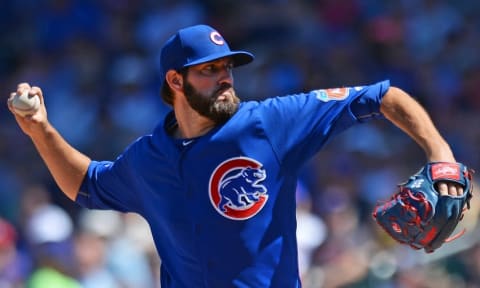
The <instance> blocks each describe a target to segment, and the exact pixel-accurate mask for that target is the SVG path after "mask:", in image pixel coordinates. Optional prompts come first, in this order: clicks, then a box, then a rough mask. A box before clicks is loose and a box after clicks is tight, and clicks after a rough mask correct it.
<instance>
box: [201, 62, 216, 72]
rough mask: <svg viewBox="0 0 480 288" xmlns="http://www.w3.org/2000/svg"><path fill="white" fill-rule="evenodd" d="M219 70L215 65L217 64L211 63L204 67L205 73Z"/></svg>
mask: <svg viewBox="0 0 480 288" xmlns="http://www.w3.org/2000/svg"><path fill="white" fill-rule="evenodd" d="M217 70H218V69H217V68H216V67H215V65H213V64H210V65H207V66H205V67H203V69H202V72H203V73H205V74H213V73H215V71H217Z"/></svg>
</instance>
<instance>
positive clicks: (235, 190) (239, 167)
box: [209, 157, 268, 220]
mask: <svg viewBox="0 0 480 288" xmlns="http://www.w3.org/2000/svg"><path fill="white" fill-rule="evenodd" d="M266 178H267V174H266V172H265V170H264V169H263V168H262V164H261V163H259V162H258V161H255V160H253V159H251V158H246V157H236V158H231V159H228V160H226V161H224V162H223V163H221V164H220V165H218V166H217V168H215V171H213V173H212V176H211V177H210V183H209V194H210V202H211V203H212V205H213V207H214V208H215V210H217V212H218V213H220V214H221V215H222V216H224V217H226V218H229V219H232V220H246V219H249V218H251V217H253V216H255V215H256V214H257V213H258V212H259V211H260V210H262V208H263V207H264V206H265V203H266V202H267V200H268V194H267V188H266V187H265V186H264V185H262V184H261V182H262V181H264V180H265V179H266Z"/></svg>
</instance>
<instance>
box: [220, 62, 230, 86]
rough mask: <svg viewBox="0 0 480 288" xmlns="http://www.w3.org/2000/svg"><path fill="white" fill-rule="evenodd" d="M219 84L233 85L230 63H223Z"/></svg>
mask: <svg viewBox="0 0 480 288" xmlns="http://www.w3.org/2000/svg"><path fill="white" fill-rule="evenodd" d="M218 83H219V84H223V83H228V84H230V85H232V86H233V73H232V67H231V66H230V65H225V66H224V67H223V69H222V71H221V73H220V78H219V81H218Z"/></svg>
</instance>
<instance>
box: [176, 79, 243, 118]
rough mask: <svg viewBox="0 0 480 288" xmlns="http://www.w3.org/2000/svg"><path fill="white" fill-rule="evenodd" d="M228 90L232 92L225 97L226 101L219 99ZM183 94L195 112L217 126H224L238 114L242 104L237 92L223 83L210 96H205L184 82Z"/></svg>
mask: <svg viewBox="0 0 480 288" xmlns="http://www.w3.org/2000/svg"><path fill="white" fill-rule="evenodd" d="M228 90H230V91H229V92H230V93H227V94H225V95H224V96H225V99H218V98H219V96H221V95H222V94H223V93H224V92H226V91H228ZM183 92H184V94H185V97H186V98H187V101H188V104H190V106H191V107H192V108H193V110H195V111H197V112H198V113H199V114H200V115H202V116H204V117H207V118H208V119H210V120H212V121H213V122H215V123H216V124H223V123H225V122H227V121H228V120H229V119H230V118H232V116H233V115H234V114H235V112H237V110H238V105H239V103H240V99H239V98H238V97H237V95H236V93H235V90H233V87H232V85H230V84H228V83H222V85H220V86H219V87H218V88H217V89H215V91H213V92H212V93H210V94H203V93H201V92H199V91H198V90H197V89H195V87H193V85H191V83H189V82H188V81H186V82H184V86H183Z"/></svg>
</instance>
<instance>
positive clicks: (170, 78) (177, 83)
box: [165, 70, 183, 90]
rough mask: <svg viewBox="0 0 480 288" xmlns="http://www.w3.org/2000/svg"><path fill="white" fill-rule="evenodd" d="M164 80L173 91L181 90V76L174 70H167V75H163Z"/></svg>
mask: <svg viewBox="0 0 480 288" xmlns="http://www.w3.org/2000/svg"><path fill="white" fill-rule="evenodd" d="M165 80H166V81H167V83H168V85H169V86H170V88H172V89H173V90H181V89H182V88H183V76H182V75H180V74H179V73H178V72H177V71H175V70H169V71H168V72H167V75H165Z"/></svg>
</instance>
